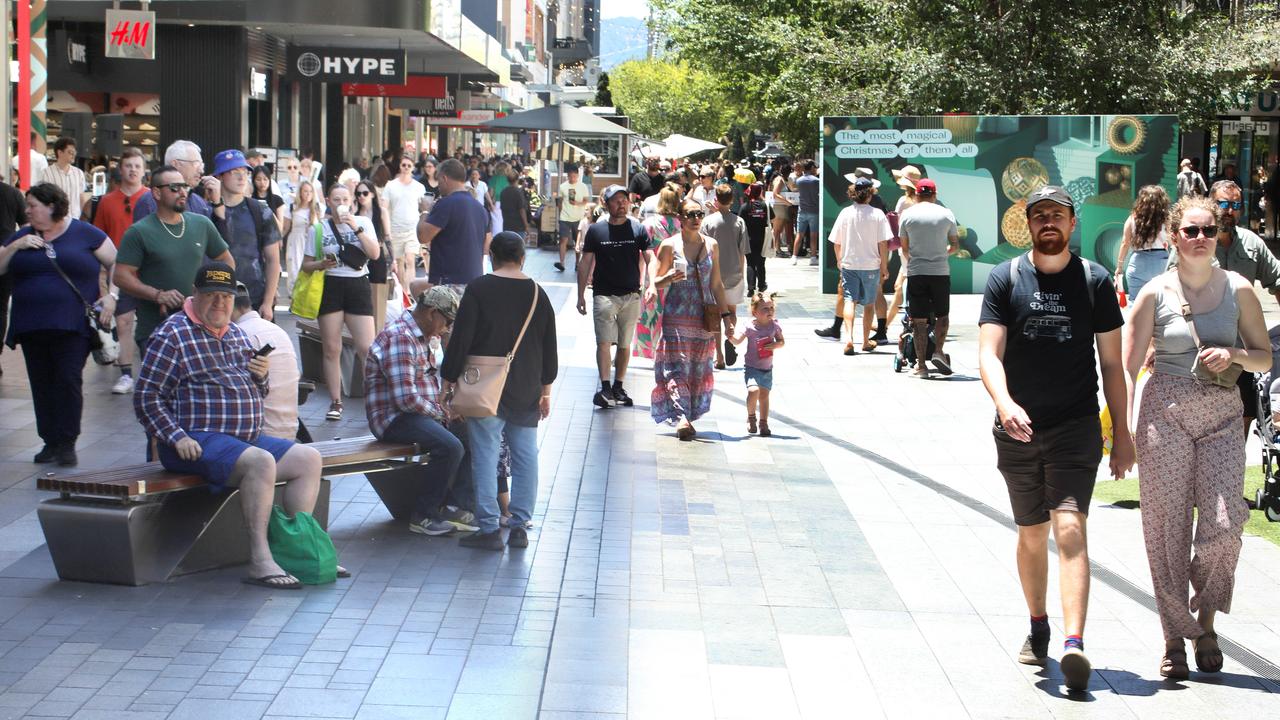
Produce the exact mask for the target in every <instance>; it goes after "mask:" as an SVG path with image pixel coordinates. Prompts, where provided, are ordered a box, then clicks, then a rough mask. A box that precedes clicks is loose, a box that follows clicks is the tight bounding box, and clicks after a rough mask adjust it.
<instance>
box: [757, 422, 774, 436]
mask: <svg viewBox="0 0 1280 720" xmlns="http://www.w3.org/2000/svg"><path fill="white" fill-rule="evenodd" d="M770 435H773V431H771V430H770V429H769V421H768V420H761V421H760V437H769V436H770Z"/></svg>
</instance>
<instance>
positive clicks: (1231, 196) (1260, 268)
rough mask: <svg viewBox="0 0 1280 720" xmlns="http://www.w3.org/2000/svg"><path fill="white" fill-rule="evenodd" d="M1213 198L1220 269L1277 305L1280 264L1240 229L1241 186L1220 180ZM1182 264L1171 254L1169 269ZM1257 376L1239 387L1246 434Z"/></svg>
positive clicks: (1243, 378) (1254, 410)
mask: <svg viewBox="0 0 1280 720" xmlns="http://www.w3.org/2000/svg"><path fill="white" fill-rule="evenodd" d="M1209 197H1210V198H1212V199H1213V201H1214V202H1216V203H1218V207H1219V208H1221V209H1222V213H1221V217H1222V220H1221V221H1220V223H1221V224H1220V225H1219V226H1218V247H1217V250H1216V251H1215V253H1214V254H1215V257H1216V259H1217V261H1218V267H1220V268H1222V269H1223V270H1229V271H1231V272H1234V273H1239V274H1240V275H1241V276H1243V277H1244V279H1245V280H1248V281H1249V282H1251V283H1252V282H1259V283H1262V287H1264V288H1266V289H1267V291H1268V292H1270V293H1271V294H1272V295H1273V296H1275V298H1276V301H1277V302H1280V260H1277V259H1276V256H1275V255H1272V254H1271V251H1270V250H1268V249H1267V244H1266V243H1265V242H1263V240H1262V238H1260V237H1258V235H1257V234H1256V233H1254V232H1253V231H1252V230H1249V229H1248V228H1244V227H1240V225H1239V222H1240V216H1241V215H1243V214H1244V203H1243V202H1242V201H1241V197H1240V186H1239V185H1237V184H1236V183H1235V182H1234V181H1233V180H1219V181H1218V182H1216V183H1214V184H1213V187H1211V188H1209ZM1177 264H1178V256H1177V253H1176V251H1173V250H1171V251H1170V252H1169V267H1171V268H1172V267H1175V266H1177ZM1254 382H1255V375H1254V374H1253V373H1251V372H1242V373H1240V377H1239V379H1237V380H1236V385H1237V386H1238V387H1239V388H1240V401H1241V403H1243V405H1244V431H1245V433H1246V434H1247V433H1248V432H1249V425H1250V424H1251V423H1252V422H1253V420H1254V418H1256V417H1258V393H1257V391H1256V390H1255V389H1254Z"/></svg>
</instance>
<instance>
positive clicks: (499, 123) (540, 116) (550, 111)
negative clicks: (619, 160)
mask: <svg viewBox="0 0 1280 720" xmlns="http://www.w3.org/2000/svg"><path fill="white" fill-rule="evenodd" d="M480 126H481V127H484V128H488V129H489V130H553V131H556V132H563V133H571V134H574V135H634V134H635V133H634V132H633V131H631V130H628V129H627V128H624V127H622V126H621V125H619V124H617V123H614V122H609V121H608V120H605V119H604V118H602V117H598V116H596V115H592V114H591V113H589V112H584V111H582V110H579V109H578V108H575V107H571V106H569V105H550V106H548V107H543V108H537V109H535V110H525V111H524V112H518V113H512V114H510V115H508V116H506V117H501V118H496V119H493V120H487V121H485V122H482V123H480Z"/></svg>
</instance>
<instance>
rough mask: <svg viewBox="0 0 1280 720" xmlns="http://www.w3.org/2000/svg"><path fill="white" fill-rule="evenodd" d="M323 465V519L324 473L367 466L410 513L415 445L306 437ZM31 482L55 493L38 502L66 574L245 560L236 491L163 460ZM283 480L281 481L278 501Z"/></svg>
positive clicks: (324, 512) (140, 574)
mask: <svg viewBox="0 0 1280 720" xmlns="http://www.w3.org/2000/svg"><path fill="white" fill-rule="evenodd" d="M310 447H313V448H315V449H316V450H319V451H320V456H321V457H322V458H323V459H324V470H323V472H322V478H321V481H320V494H319V497H318V498H317V500H316V507H315V512H314V515H315V517H316V520H318V521H319V522H320V524H321V526H323V527H326V528H327V527H328V522H329V478H330V477H336V476H340V475H351V474H356V473H363V474H365V475H366V477H367V478H368V479H369V483H370V485H372V486H373V488H374V490H375V491H376V492H377V493H378V496H379V498H381V500H382V502H383V504H384V505H385V506H386V507H387V509H388V510H389V511H390V512H391V515H392V516H393V517H395V518H396V519H398V520H407V519H408V516H409V514H410V512H411V511H412V506H413V501H414V498H415V496H416V493H417V483H416V482H414V480H415V477H414V476H415V475H416V474H417V473H420V472H421V468H420V467H419V465H420V463H419V459H418V448H417V446H416V445H413V444H398V443H386V442H381V441H379V440H377V439H376V438H374V437H373V436H371V435H370V436H365V437H360V438H352V439H347V440H342V439H336V440H331V441H325V442H318V443H312V444H311V445H310ZM36 488H37V489H39V490H46V491H49V492H56V493H58V494H59V497H57V498H54V499H50V500H45V501H44V502H42V503H40V507H39V508H38V509H37V516H38V517H39V519H40V526H41V528H42V530H43V531H44V536H45V541H46V543H47V544H48V547H49V554H50V556H51V557H52V558H53V564H54V567H55V569H57V571H58V577H59V578H62V579H63V580H80V581H84V582H105V583H115V584H120V585H146V584H148V583H153V582H164V581H166V580H169V579H170V578H173V577H177V576H179V575H186V574H188V573H193V572H199V571H202V570H211V569H214V568H219V567H226V566H229V565H237V564H240V563H244V562H247V561H248V559H249V545H248V536H247V534H246V530H245V525H244V516H243V514H242V512H241V507H240V500H239V497H238V495H239V491H237V490H235V489H231V490H229V491H227V492H224V493H213V492H210V489H209V487H208V485H207V484H206V483H205V482H204V480H203V479H201V478H200V477H198V476H196V475H184V474H181V473H173V472H168V471H166V470H165V469H164V468H162V467H161V466H160V464H159V463H146V464H140V465H129V466H125V467H118V468H113V469H110V470H102V471H97V472H87V473H75V474H69V475H61V474H58V473H52V472H51V473H47V474H45V475H43V476H41V477H39V478H37V480H36ZM282 490H283V485H280V486H277V489H276V501H277V502H279V501H280V495H281V492H282Z"/></svg>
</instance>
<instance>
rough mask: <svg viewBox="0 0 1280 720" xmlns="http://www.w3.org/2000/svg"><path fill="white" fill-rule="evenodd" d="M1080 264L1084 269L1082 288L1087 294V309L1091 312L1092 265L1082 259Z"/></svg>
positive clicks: (1085, 259)
mask: <svg viewBox="0 0 1280 720" xmlns="http://www.w3.org/2000/svg"><path fill="white" fill-rule="evenodd" d="M1080 264H1081V265H1082V266H1083V267H1084V286H1085V289H1086V290H1087V291H1088V293H1089V309H1090V310H1093V263H1091V262H1089V260H1088V259H1087V258H1083V257H1082V258H1080Z"/></svg>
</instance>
